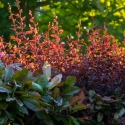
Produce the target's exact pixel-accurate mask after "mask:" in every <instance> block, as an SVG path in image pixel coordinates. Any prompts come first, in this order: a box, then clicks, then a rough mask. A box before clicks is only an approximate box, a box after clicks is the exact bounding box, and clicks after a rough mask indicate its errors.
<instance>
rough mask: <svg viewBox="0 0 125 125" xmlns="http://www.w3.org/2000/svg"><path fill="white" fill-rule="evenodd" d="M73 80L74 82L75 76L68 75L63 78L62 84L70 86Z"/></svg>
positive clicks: (72, 84) (73, 82)
mask: <svg viewBox="0 0 125 125" xmlns="http://www.w3.org/2000/svg"><path fill="white" fill-rule="evenodd" d="M75 82H76V77H74V76H68V77H67V78H66V80H65V83H64V86H66V87H67V88H69V87H72V86H74V85H75Z"/></svg>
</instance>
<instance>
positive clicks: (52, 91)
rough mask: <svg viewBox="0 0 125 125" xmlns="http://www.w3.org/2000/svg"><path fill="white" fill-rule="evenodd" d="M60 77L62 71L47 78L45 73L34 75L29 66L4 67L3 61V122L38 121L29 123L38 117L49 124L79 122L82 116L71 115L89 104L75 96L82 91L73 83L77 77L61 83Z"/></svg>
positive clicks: (0, 94)
mask: <svg viewBox="0 0 125 125" xmlns="http://www.w3.org/2000/svg"><path fill="white" fill-rule="evenodd" d="M17 69H20V70H17ZM59 76H61V74H59V75H57V76H55V77H54V78H53V79H51V81H48V79H47V77H46V76H45V75H43V74H39V75H37V76H34V75H33V74H32V72H30V71H28V70H27V69H26V68H23V69H21V68H20V67H17V65H16V66H15V65H14V64H13V65H10V66H7V67H4V65H3V63H0V124H2V125H5V124H9V123H10V124H13V125H16V124H19V125H24V124H27V125H28V124H30V125H31V124H36V123H31V122H30V119H32V117H35V119H38V118H39V119H40V120H38V121H41V122H43V121H44V122H43V123H42V124H46V125H55V124H56V123H61V122H62V123H63V125H64V124H65V125H67V124H72V125H73V124H74V125H75V124H78V125H79V124H80V123H79V121H78V119H77V117H79V115H78V116H77V117H74V116H73V115H72V114H73V113H76V114H77V111H79V110H82V109H86V108H88V105H84V104H83V103H82V101H83V99H82V98H80V97H79V96H77V99H76V95H75V96H74V94H77V93H78V92H79V91H80V88H78V87H77V86H74V85H75V82H76V78H75V77H71V76H69V77H67V78H66V80H65V81H64V82H60V81H58V78H59ZM60 78H61V77H60ZM58 82H60V83H58ZM80 101H81V103H78V104H76V103H77V102H80ZM30 113H32V114H30ZM30 116H32V117H30ZM36 116H37V117H38V118H37V117H36ZM26 118H27V119H26ZM38 121H37V122H38ZM28 122H29V123H28Z"/></svg>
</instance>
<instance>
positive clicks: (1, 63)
mask: <svg viewBox="0 0 125 125" xmlns="http://www.w3.org/2000/svg"><path fill="white" fill-rule="evenodd" d="M4 67H5V66H4V63H3V62H0V70H1V69H3V68H4Z"/></svg>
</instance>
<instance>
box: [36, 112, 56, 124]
mask: <svg viewBox="0 0 125 125" xmlns="http://www.w3.org/2000/svg"><path fill="white" fill-rule="evenodd" d="M37 117H38V118H39V119H43V120H44V122H45V124H46V125H54V122H53V121H52V119H51V117H50V115H48V114H47V113H46V112H45V111H41V112H37Z"/></svg>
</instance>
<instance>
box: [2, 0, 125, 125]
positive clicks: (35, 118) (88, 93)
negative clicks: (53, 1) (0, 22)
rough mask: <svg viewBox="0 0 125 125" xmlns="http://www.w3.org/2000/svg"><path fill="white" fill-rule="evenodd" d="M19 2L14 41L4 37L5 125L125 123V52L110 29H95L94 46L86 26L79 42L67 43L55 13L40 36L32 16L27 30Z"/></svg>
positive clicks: (3, 99) (96, 124)
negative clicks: (84, 35) (110, 32)
mask: <svg viewBox="0 0 125 125" xmlns="http://www.w3.org/2000/svg"><path fill="white" fill-rule="evenodd" d="M19 3H20V2H19V0H17V8H18V11H19V13H17V14H14V13H12V11H11V7H9V10H10V19H11V20H12V23H13V24H12V30H13V31H14V34H13V35H11V41H10V42H9V43H5V42H4V41H3V39H2V37H0V61H1V64H0V77H1V79H0V102H1V103H0V124H9V123H11V124H13V125H14V124H22V125H23V124H27V125H28V124H30V125H31V124H42V125H44V124H46V125H50V124H51V125H54V124H63V125H80V124H86V125H91V124H92V125H102V124H103V125H107V124H113V125H114V124H122V123H124V116H125V115H124V114H125V106H124V105H125V102H124V100H125V96H124V95H125V91H124V88H125V82H124V81H125V79H124V77H125V73H124V71H125V51H124V48H123V47H120V46H121V45H120V44H119V43H118V42H117V41H116V39H115V38H114V36H112V35H110V34H108V33H107V30H108V29H107V28H106V27H104V29H102V28H100V27H99V28H98V27H96V26H95V27H94V29H93V30H92V31H90V32H88V33H87V34H88V36H89V39H88V43H90V44H89V45H87V44H86V43H84V40H83V39H81V38H80V32H81V27H80V26H79V31H78V32H76V35H77V37H78V38H77V40H74V39H73V38H72V37H69V36H68V37H67V39H65V41H63V40H62V36H61V33H62V32H63V30H62V29H61V27H60V26H59V25H58V21H57V16H56V15H55V16H54V20H53V22H52V23H50V24H49V25H48V31H46V32H45V33H43V34H39V33H38V29H37V23H35V22H34V18H33V16H32V13H31V12H29V14H30V16H31V18H30V22H31V24H29V29H26V27H25V17H22V13H23V12H22V9H21V8H20V5H19ZM122 46H124V41H123V45H122ZM85 48H86V52H85V50H84V49H85ZM83 53H84V54H83ZM2 62H3V63H2ZM4 65H5V66H4ZM51 67H52V72H51ZM43 74H44V75H43ZM73 75H74V76H73ZM54 76H55V77H54ZM62 76H63V78H62ZM75 82H76V83H75ZM78 86H80V87H81V90H80V88H79V87H78ZM88 107H90V108H88ZM105 111H106V112H105Z"/></svg>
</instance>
